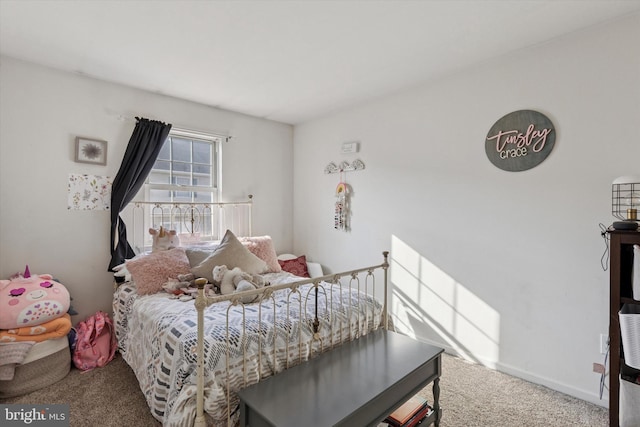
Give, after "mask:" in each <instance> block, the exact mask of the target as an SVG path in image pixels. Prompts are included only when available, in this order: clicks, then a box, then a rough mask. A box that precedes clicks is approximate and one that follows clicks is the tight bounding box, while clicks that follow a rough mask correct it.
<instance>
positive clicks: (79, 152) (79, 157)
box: [75, 136, 107, 165]
mask: <svg viewBox="0 0 640 427" xmlns="http://www.w3.org/2000/svg"><path fill="white" fill-rule="evenodd" d="M75 161H76V162H79V163H92V164H94V165H106V164H107V141H102V140H99V139H89V138H83V137H81V136H78V137H76V158H75Z"/></svg>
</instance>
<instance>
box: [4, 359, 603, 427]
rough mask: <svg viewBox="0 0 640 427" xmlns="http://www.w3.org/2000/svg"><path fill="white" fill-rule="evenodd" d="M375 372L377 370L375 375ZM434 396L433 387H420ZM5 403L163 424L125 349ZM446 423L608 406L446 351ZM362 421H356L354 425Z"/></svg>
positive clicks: (583, 420) (594, 414) (555, 422)
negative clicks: (49, 406) (63, 406)
mask: <svg viewBox="0 0 640 427" xmlns="http://www.w3.org/2000/svg"><path fill="white" fill-rule="evenodd" d="M373 374H374V373H373V372H372V375H373ZM420 394H421V395H423V396H424V397H426V398H427V399H428V400H429V401H432V394H431V387H430V386H429V387H427V388H425V389H424V390H422V391H421V392H420ZM0 403H9V404H12V403H23V404H55V403H69V404H70V408H71V414H70V424H71V426H72V427H75V426H78V427H81V426H82V427H84V426H96V427H122V426H136V427H147V426H148V427H158V426H160V425H161V423H160V422H158V421H157V420H155V419H154V418H153V417H152V416H151V413H150V411H149V408H148V406H147V404H146V401H145V398H144V395H143V394H142V392H141V391H140V389H139V387H138V381H137V379H136V377H135V375H134V373H133V371H131V369H130V368H129V366H128V365H127V364H126V363H125V362H124V360H123V359H122V357H120V355H117V356H116V358H115V359H114V360H113V361H111V362H110V363H109V364H108V365H107V366H105V367H104V368H99V369H95V370H93V371H90V372H84V373H83V372H81V371H79V370H77V369H75V368H72V369H71V372H70V373H69V374H68V375H67V376H66V377H65V378H64V379H62V380H61V381H59V382H57V383H55V384H53V385H51V386H49V387H46V388H43V389H40V390H38V391H35V392H33V393H30V394H27V395H24V396H19V397H14V398H10V399H3V400H0ZM440 404H441V407H442V420H441V423H440V425H441V426H442V427H475V426H478V427H489V426H491V427H502V426H504V427H546V426H548V427H570V426H593V427H603V426H607V425H608V424H609V420H608V412H607V409H606V408H603V407H601V406H598V405H594V404H592V403H588V402H585V401H582V400H579V399H576V398H573V397H570V396H567V395H565V394H562V393H558V392H556V391H553V390H550V389H548V388H546V387H543V386H539V385H536V384H532V383H529V382H526V381H523V380H521V379H518V378H515V377H512V376H509V375H506V374H503V373H500V372H497V371H494V370H491V369H487V368H485V367H483V366H481V365H477V364H473V363H469V362H467V361H465V360H463V359H460V358H457V357H453V356H450V355H446V354H445V355H444V357H443V360H442V378H441V381H440ZM354 427H357V426H354Z"/></svg>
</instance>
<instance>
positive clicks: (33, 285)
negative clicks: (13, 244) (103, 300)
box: [0, 274, 71, 329]
mask: <svg viewBox="0 0 640 427" xmlns="http://www.w3.org/2000/svg"><path fill="white" fill-rule="evenodd" d="M70 305H71V298H70V296H69V291H67V288H65V287H64V285H62V284H61V283H58V282H56V281H55V280H53V276H51V275H50V274H40V275H37V274H33V275H29V277H18V278H16V279H13V280H0V329H12V328H20V327H23V326H33V325H39V324H41V323H44V322H48V321H50V320H53V319H57V318H58V317H62V316H64V315H65V314H66V313H67V311H68V310H69V307H70Z"/></svg>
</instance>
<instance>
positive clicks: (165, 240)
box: [149, 226, 180, 252]
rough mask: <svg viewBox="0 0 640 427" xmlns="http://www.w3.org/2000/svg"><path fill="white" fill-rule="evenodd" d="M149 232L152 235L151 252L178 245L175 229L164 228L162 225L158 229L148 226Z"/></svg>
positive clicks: (178, 240)
mask: <svg viewBox="0 0 640 427" xmlns="http://www.w3.org/2000/svg"><path fill="white" fill-rule="evenodd" d="M149 234H151V235H152V236H153V243H152V245H151V252H158V251H166V250H168V249H171V248H177V247H178V246H180V238H179V237H178V233H177V232H176V230H165V229H164V227H162V226H160V229H159V230H156V229H155V228H150V229H149Z"/></svg>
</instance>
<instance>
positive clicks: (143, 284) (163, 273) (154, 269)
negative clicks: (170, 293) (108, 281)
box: [125, 248, 191, 295]
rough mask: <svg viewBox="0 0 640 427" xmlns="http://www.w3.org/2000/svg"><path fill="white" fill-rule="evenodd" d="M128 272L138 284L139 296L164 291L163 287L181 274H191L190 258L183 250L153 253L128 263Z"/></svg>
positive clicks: (174, 249)
mask: <svg viewBox="0 0 640 427" xmlns="http://www.w3.org/2000/svg"><path fill="white" fill-rule="evenodd" d="M125 265H126V266H127V270H129V272H130V273H131V278H132V279H133V281H134V282H135V284H136V288H137V289H138V294H139V295H149V294H155V293H158V292H160V291H162V290H163V289H162V285H163V284H164V283H166V282H167V280H169V279H177V278H178V275H179V274H188V273H191V266H190V265H189V258H187V254H186V253H185V252H184V249H183V248H173V249H169V250H166V251H160V252H153V253H151V254H149V255H146V256H143V257H140V258H135V259H132V260H129V261H126V263H125Z"/></svg>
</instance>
